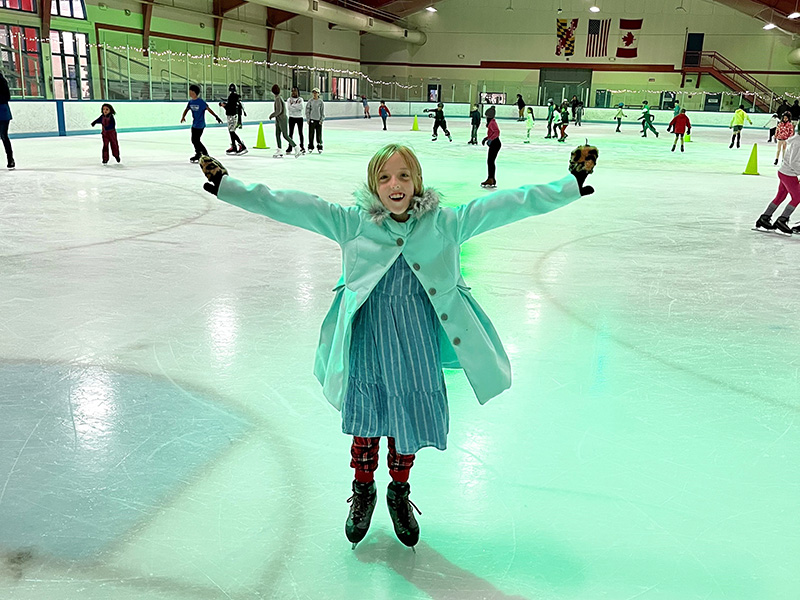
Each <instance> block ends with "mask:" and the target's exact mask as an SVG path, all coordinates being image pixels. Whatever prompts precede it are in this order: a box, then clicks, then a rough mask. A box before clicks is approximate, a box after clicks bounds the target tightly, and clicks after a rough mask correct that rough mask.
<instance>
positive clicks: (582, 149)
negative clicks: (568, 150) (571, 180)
mask: <svg viewBox="0 0 800 600" xmlns="http://www.w3.org/2000/svg"><path fill="white" fill-rule="evenodd" d="M597 156H598V151H597V148H595V147H594V146H588V145H587V146H578V147H577V148H575V150H573V151H572V154H570V157H569V172H570V173H572V174H573V175H574V176H575V179H577V180H578V187H580V190H581V196H588V195H589V194H593V193H594V188H593V187H592V186H590V185H583V182H584V181H586V178H587V177H588V176H589V175H590V174H591V173H592V172H593V171H594V167H595V165H596V164H597Z"/></svg>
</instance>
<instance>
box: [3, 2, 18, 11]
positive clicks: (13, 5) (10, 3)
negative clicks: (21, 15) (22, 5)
mask: <svg viewBox="0 0 800 600" xmlns="http://www.w3.org/2000/svg"><path fill="white" fill-rule="evenodd" d="M6 7H7V8H16V9H19V0H6Z"/></svg>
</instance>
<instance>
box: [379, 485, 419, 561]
mask: <svg viewBox="0 0 800 600" xmlns="http://www.w3.org/2000/svg"><path fill="white" fill-rule="evenodd" d="M410 493H411V486H410V485H408V483H407V482H400V481H393V482H392V483H390V484H389V488H388V489H387V490H386V505H387V506H388V507H389V515H390V516H391V517H392V524H393V525H394V533H395V535H396V536H397V539H398V540H400V541H401V542H402V543H403V544H405V545H406V546H408V547H410V548H413V547H414V546H416V545H417V542H418V541H419V525H418V524H417V519H416V518H415V517H414V510H413V509H416V511H417V512H418V513H419V514H422V512H420V510H419V509H418V508H417V507H416V505H415V504H414V503H413V502H411V500H409V499H408V495H409V494H410Z"/></svg>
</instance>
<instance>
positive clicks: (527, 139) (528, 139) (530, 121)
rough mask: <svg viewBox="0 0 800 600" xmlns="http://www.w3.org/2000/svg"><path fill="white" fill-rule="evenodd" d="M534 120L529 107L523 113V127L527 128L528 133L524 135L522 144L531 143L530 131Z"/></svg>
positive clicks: (531, 108) (531, 109)
mask: <svg viewBox="0 0 800 600" xmlns="http://www.w3.org/2000/svg"><path fill="white" fill-rule="evenodd" d="M535 120H536V118H535V117H534V116H533V107H532V106H529V107H528V110H527V111H525V127H526V128H527V130H528V132H527V134H526V135H525V141H524V142H523V143H524V144H530V143H531V129H533V122H534V121H535Z"/></svg>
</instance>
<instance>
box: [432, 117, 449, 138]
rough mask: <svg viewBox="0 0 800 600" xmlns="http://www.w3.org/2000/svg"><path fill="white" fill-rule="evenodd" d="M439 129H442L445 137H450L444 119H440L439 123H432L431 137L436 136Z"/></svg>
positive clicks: (436, 121)
mask: <svg viewBox="0 0 800 600" xmlns="http://www.w3.org/2000/svg"><path fill="white" fill-rule="evenodd" d="M439 127H441V128H442V130H443V131H444V134H445V135H446V136H447V137H450V132H449V131H448V130H447V121H445V120H444V119H442V120H441V121H439V120H438V119H437V120H435V121H434V122H433V135H436V132H437V131H439Z"/></svg>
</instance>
